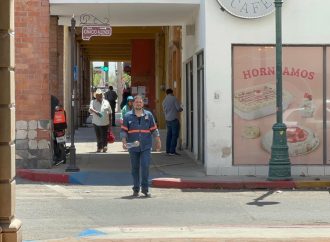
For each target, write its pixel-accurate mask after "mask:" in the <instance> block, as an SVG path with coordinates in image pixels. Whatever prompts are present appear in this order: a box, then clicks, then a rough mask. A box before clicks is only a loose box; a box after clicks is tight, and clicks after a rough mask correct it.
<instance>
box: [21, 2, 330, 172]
mask: <svg viewBox="0 0 330 242" xmlns="http://www.w3.org/2000/svg"><path fill="white" fill-rule="evenodd" d="M16 2H17V3H16V6H15V14H16V15H15V20H16V21H15V26H16V40H15V42H16V106H17V110H16V161H17V164H18V166H19V167H25V168H28V167H34V168H38V167H40V168H41V167H50V166H51V162H50V160H51V157H50V153H51V152H50V149H51V147H50V95H55V96H58V97H59V99H60V100H61V102H63V103H64V105H65V107H66V109H67V110H69V109H70V105H71V92H72V90H71V87H70V82H71V45H70V42H71V37H70V25H71V18H72V14H74V16H75V19H76V22H77V34H76V42H75V43H76V47H77V53H76V57H75V59H76V62H77V63H78V69H79V80H78V82H77V83H76V85H77V86H76V88H77V89H76V90H77V92H76V98H75V102H76V107H81V106H83V105H86V104H88V103H89V99H90V79H91V78H90V77H91V74H90V61H92V60H97V58H99V59H102V58H105V57H104V56H97V54H96V52H94V54H90V52H89V51H90V50H91V49H89V47H88V46H87V43H86V42H84V41H82V40H81V35H80V34H81V32H79V31H81V25H82V23H81V21H80V19H79V18H80V17H81V16H82V15H83V14H84V13H86V12H89V13H91V14H93V15H94V16H97V18H98V19H99V20H100V19H101V20H102V19H105V18H108V19H110V25H111V26H112V27H113V36H112V38H111V37H110V38H109V43H104V42H106V41H108V40H106V41H105V40H102V41H101V40H100V41H99V40H97V39H94V40H91V42H90V43H94V44H95V45H100V44H113V43H114V41H121V44H122V46H121V48H124V46H123V42H124V41H127V40H128V39H125V40H124V39H123V36H131V37H129V43H130V44H129V47H127V46H126V47H125V48H128V49H125V50H126V51H128V53H129V54H128V55H127V56H126V58H120V57H123V56H124V55H121V54H122V53H121V54H118V55H117V60H118V61H132V62H133V63H132V74H133V77H132V83H133V85H135V86H146V87H148V91H147V92H149V93H148V98H149V99H148V102H149V106H150V109H151V110H152V111H153V112H154V113H156V115H157V118H158V119H159V120H160V122H161V123H164V121H163V113H162V110H161V106H160V103H161V101H162V99H163V97H164V90H165V88H167V87H171V88H173V89H174V91H175V94H176V96H179V98H180V99H181V101H182V104H183V106H184V110H185V111H184V112H183V114H182V117H181V123H182V131H181V136H180V142H179V143H180V146H181V148H182V149H184V150H186V151H187V152H188V153H189V154H190V155H191V156H192V157H194V158H195V159H196V160H199V161H200V162H202V163H203V164H204V166H205V170H206V172H207V174H209V175H265V176H267V173H268V162H269V159H270V146H271V137H272V132H271V128H272V125H273V124H274V123H275V117H276V115H275V113H276V110H275V99H276V96H275V87H276V85H275V72H276V70H275V48H274V47H275V13H274V3H273V1H270V0H265V1H257V2H256V3H252V2H251V1H247V0H246V1H225V0H222V1H221V0H181V1H161V0H158V1H133V2H132V1H128V0H127V1H115V0H104V1H93V0H89V1H84V2H81V1H74V0H71V1H62V0H50V1H48V0H43V1H36V0H29V1H27V0H18V1H16ZM229 3H231V4H229ZM327 4H328V3H326V2H324V1H321V0H318V1H315V2H313V3H310V2H309V1H298V0H291V1H284V3H283V6H282V22H283V24H282V25H283V27H282V28H283V33H282V36H283V85H284V91H283V95H284V99H283V106H284V112H283V115H284V122H285V123H286V124H287V126H288V144H289V154H290V160H291V163H292V174H293V175H301V174H309V175H327V174H329V167H328V164H329V154H328V151H327V150H328V149H327V143H328V139H329V138H328V136H329V131H328V127H327V123H328V109H327V105H328V104H327V103H328V101H327V100H328V97H327V96H328V95H329V94H328V89H329V88H328V87H329V85H328V84H327V83H328V74H327V69H328V68H327V67H328V64H327V63H329V61H327V59H328V52H329V49H328V45H327V43H328V42H329V37H330V36H329V35H328V34H327V32H326V31H324V30H323V28H322V26H323V24H324V23H325V22H326V21H327V20H328V16H327V15H326V13H325V11H324V10H323V9H325V7H324V6H327ZM230 8H231V9H230ZM132 9H134V15H132V14H131V11H132ZM263 9H265V10H266V14H263V13H261V14H259V15H262V17H260V16H256V14H258V11H259V10H260V11H261V10H263ZM301 9H310V10H311V11H308V12H307V13H304V14H300V11H299V10H301ZM235 11H236V12H238V15H244V14H247V15H248V16H247V18H246V16H245V18H242V17H237V16H234V13H233V12H235ZM292 12H294V13H295V16H294V17H293V15H292V14H291V13H292ZM301 12H302V11H301ZM264 15H265V16H264ZM123 16H125V17H123ZM315 26H317V27H315ZM156 28H158V29H156ZM138 29H140V30H139V31H140V32H139V33H138V32H137V30H138ZM142 29H144V31H147V30H148V31H149V32H148V33H149V34H150V35H149V36H148V37H147V35H146V32H144V33H143V34H144V35H143V36H142V32H141V31H142ZM128 31H131V32H128ZM152 31H154V32H152ZM134 32H135V35H134ZM116 33H117V34H116ZM119 36H120V37H119ZM98 41H99V42H98ZM111 41H112V42H113V43H112V42H111ZM110 42H111V43H110ZM90 43H88V44H90ZM104 46H105V45H104ZM113 46H114V45H112V47H111V48H117V50H119V47H118V46H117V47H113ZM109 48H110V47H109ZM146 53H147V54H148V55H147V54H146ZM146 56H148V57H146ZM141 58H143V61H142V62H141ZM111 59H112V60H114V59H116V58H115V57H111V58H110V57H109V61H110V60H111ZM102 60H103V59H102ZM104 61H105V59H104ZM145 66H148V68H144V67H145ZM134 75H135V76H134ZM36 110H37V111H36ZM79 112H80V111H79V108H77V109H76V112H75V114H74V115H75V117H76V119H75V120H76V121H75V122H76V123H75V125H76V127H78V126H79ZM68 116H69V117H68V119H70V113H69V114H68Z"/></svg>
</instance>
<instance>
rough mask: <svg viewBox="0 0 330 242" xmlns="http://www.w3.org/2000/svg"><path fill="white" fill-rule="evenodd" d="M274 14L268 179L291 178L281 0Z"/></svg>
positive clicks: (276, 5)
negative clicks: (273, 99)
mask: <svg viewBox="0 0 330 242" xmlns="http://www.w3.org/2000/svg"><path fill="white" fill-rule="evenodd" d="M274 4H275V15H276V123H275V124H274V125H273V144H272V148H271V158H270V160H269V172H268V180H291V163H290V159H289V147H288V145H287V137H286V125H285V124H284V123H283V104H282V14H281V8H282V4H283V1H282V0H275V2H274Z"/></svg>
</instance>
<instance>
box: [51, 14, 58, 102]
mask: <svg viewBox="0 0 330 242" xmlns="http://www.w3.org/2000/svg"><path fill="white" fill-rule="evenodd" d="M57 22H58V18H57V16H51V17H50V26H49V36H53V38H50V39H49V92H50V94H52V95H54V96H56V97H57V98H58V96H59V81H58V72H57V69H58V46H57V37H56V36H57Z"/></svg>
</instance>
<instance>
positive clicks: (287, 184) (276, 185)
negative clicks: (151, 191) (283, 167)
mask: <svg viewBox="0 0 330 242" xmlns="http://www.w3.org/2000/svg"><path fill="white" fill-rule="evenodd" d="M152 186H153V187H158V188H179V189H187V188H201V189H267V188H272V189H292V188H295V187H296V184H295V182H294V181H203V180H189V179H180V178H155V179H152Z"/></svg>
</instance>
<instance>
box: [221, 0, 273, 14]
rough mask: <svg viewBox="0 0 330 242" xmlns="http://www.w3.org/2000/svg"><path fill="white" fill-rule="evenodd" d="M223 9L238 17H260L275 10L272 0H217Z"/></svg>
mask: <svg viewBox="0 0 330 242" xmlns="http://www.w3.org/2000/svg"><path fill="white" fill-rule="evenodd" d="M217 2H218V3H219V4H220V5H221V7H222V8H223V9H225V10H226V11H227V12H228V13H230V14H232V15H234V16H236V17H239V18H247V19H249V18H250V19H251V18H260V17H263V16H266V15H268V14H271V13H272V12H273V11H274V10H275V6H274V0H217Z"/></svg>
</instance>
